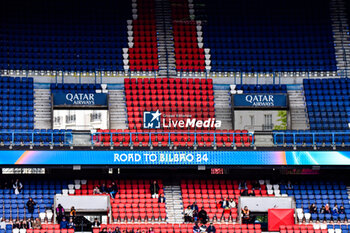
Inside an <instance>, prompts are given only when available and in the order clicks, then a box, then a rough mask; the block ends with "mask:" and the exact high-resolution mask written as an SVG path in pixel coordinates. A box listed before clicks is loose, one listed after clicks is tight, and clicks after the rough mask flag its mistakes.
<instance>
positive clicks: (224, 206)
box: [221, 197, 230, 209]
mask: <svg viewBox="0 0 350 233" xmlns="http://www.w3.org/2000/svg"><path fill="white" fill-rule="evenodd" d="M221 207H222V208H223V209H228V208H230V203H229V202H228V201H227V199H226V197H224V200H223V201H222V203H221Z"/></svg>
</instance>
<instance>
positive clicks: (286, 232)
mask: <svg viewBox="0 0 350 233" xmlns="http://www.w3.org/2000/svg"><path fill="white" fill-rule="evenodd" d="M316 232H317V233H321V231H320V232H318V231H317V230H314V227H313V225H312V224H308V225H305V224H300V225H287V226H285V225H282V226H280V233H316ZM322 233H326V232H323V231H322Z"/></svg>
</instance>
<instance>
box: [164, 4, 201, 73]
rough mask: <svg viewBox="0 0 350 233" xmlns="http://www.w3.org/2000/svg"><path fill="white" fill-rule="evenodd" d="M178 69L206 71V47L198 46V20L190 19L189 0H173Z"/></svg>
mask: <svg viewBox="0 0 350 233" xmlns="http://www.w3.org/2000/svg"><path fill="white" fill-rule="evenodd" d="M170 2H171V10H172V13H171V16H172V19H173V32H174V46H175V58H176V69H177V70H179V71H182V70H183V71H204V70H205V55H204V49H203V48H200V47H199V46H198V42H199V41H198V40H197V28H196V26H197V25H196V21H195V20H192V19H190V9H189V2H188V0H171V1H170Z"/></svg>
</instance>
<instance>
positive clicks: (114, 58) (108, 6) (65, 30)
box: [0, 0, 131, 71]
mask: <svg viewBox="0 0 350 233" xmlns="http://www.w3.org/2000/svg"><path fill="white" fill-rule="evenodd" d="M67 5H69V6H70V7H68V8H67V7H66V6H67ZM17 6H21V7H17ZM28 8H31V9H32V10H31V11H28V10H27V9H28ZM2 9H3V14H2V16H3V20H1V27H0V28H1V29H0V30H1V32H0V33H1V35H2V40H1V42H0V49H1V57H0V69H2V70H44V71H47V70H48V71H56V70H57V71H96V70H106V71H112V70H113V71H120V70H123V52H122V48H127V47H128V42H127V38H128V37H127V25H126V23H127V19H129V18H130V17H131V4H130V3H129V2H113V1H109V0H103V1H101V2H99V4H94V6H93V7H91V5H90V4H80V3H78V2H75V3H72V2H70V1H61V2H47V1H36V2H34V3H29V2H25V1H20V0H18V1H11V2H8V3H6V4H4V5H3V7H2ZM18 15H21V17H17V16H18Z"/></svg>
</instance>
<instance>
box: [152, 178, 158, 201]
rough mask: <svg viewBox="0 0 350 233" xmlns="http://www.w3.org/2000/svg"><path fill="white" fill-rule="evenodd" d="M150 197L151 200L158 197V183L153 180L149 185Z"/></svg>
mask: <svg viewBox="0 0 350 233" xmlns="http://www.w3.org/2000/svg"><path fill="white" fill-rule="evenodd" d="M150 189H151V195H152V198H158V197H159V190H160V188H159V185H158V182H157V181H156V180H155V181H153V183H152V184H151V187H150Z"/></svg>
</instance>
